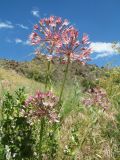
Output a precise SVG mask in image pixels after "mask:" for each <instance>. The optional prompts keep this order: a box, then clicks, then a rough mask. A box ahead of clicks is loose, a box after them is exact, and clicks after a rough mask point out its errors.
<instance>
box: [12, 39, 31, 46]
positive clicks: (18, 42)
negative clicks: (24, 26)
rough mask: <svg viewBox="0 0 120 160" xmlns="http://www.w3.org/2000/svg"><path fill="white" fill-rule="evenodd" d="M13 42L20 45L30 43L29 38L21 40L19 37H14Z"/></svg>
mask: <svg viewBox="0 0 120 160" xmlns="http://www.w3.org/2000/svg"><path fill="white" fill-rule="evenodd" d="M15 43H16V44H22V45H30V41H29V40H26V41H23V40H22V39H20V38H16V39H15Z"/></svg>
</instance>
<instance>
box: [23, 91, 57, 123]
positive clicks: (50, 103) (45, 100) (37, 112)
mask: <svg viewBox="0 0 120 160" xmlns="http://www.w3.org/2000/svg"><path fill="white" fill-rule="evenodd" d="M57 102H58V98H57V97H56V96H55V95H54V94H53V93H52V92H46V93H43V92H40V91H37V92H36V93H35V95H34V96H30V97H29V98H28V99H27V100H26V101H25V106H26V107H30V110H29V113H28V115H29V116H30V117H33V118H42V117H47V118H48V119H49V120H50V121H51V122H58V114H57V112H56V105H57Z"/></svg>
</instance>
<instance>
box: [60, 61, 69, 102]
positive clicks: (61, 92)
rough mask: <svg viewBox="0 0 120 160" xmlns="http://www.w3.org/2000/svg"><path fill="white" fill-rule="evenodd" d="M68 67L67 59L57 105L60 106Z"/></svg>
mask: <svg viewBox="0 0 120 160" xmlns="http://www.w3.org/2000/svg"><path fill="white" fill-rule="evenodd" d="M68 67H69V58H68V62H67V66H66V69H65V74H64V79H63V83H62V87H61V91H60V96H59V104H61V99H62V95H63V91H64V87H65V82H66V78H67V73H68Z"/></svg>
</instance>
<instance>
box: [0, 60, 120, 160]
mask: <svg viewBox="0 0 120 160" xmlns="http://www.w3.org/2000/svg"><path fill="white" fill-rule="evenodd" d="M46 65H47V64H46V63H45V61H44V59H33V60H32V61H31V62H21V63H18V62H15V61H6V60H1V61H0V66H1V69H0V90H1V100H2V95H3V94H4V91H6V90H8V91H10V92H11V93H12V95H14V91H15V90H16V89H18V88H19V87H20V88H21V87H23V86H24V87H25V90H26V91H25V92H26V93H27V95H31V94H32V93H34V91H35V90H38V89H40V90H44V83H45V75H46ZM64 69H65V68H64V66H60V65H56V64H53V65H52V71H51V72H52V73H51V75H52V76H51V78H52V82H53V84H52V89H53V91H54V93H55V94H56V95H57V96H59V92H60V86H61V85H60V84H61V80H62V78H63V74H64ZM95 86H99V87H102V88H104V89H105V90H106V92H107V96H108V98H109V100H110V103H111V106H110V107H109V108H108V109H107V110H105V111H103V109H102V108H101V107H100V106H95V105H92V106H89V107H86V106H85V105H84V104H83V103H82V102H83V99H85V98H87V96H88V95H87V92H86V91H87V89H89V88H93V87H95ZM63 97H64V98H63V102H62V110H61V117H62V121H61V128H60V129H59V130H57V133H56V137H57V142H56V141H55V142H54V143H53V142H51V140H50V138H51V137H50V134H51V133H52V128H51V124H49V125H48V126H46V128H45V132H44V134H46V133H47V134H46V136H47V138H46V137H45V139H44V142H45V144H46V143H47V144H48V146H49V147H46V145H45V144H44V145H43V155H44V158H43V160H49V152H50V149H51V148H50V147H51V145H53V144H54V146H52V147H54V148H56V149H57V151H56V154H55V157H56V158H55V159H56V160H119V158H120V68H119V67H118V68H113V69H107V68H98V67H96V66H92V65H86V66H81V65H78V64H72V65H71V66H70V68H69V73H68V77H67V81H66V86H65V90H64V95H63ZM47 127H48V128H47ZM39 128H40V126H39V124H35V126H34V127H33V131H34V134H33V136H35V139H36V140H39V136H38V135H39ZM58 128H59V127H58ZM52 143H53V144H52ZM36 145H38V141H37V142H36ZM2 147H3V146H1V147H0V148H2ZM34 149H35V146H34ZM1 153H2V149H0V154H1ZM1 155H2V154H1ZM1 157H2V156H1ZM33 159H37V158H33ZM1 160H4V158H3V159H2V158H1Z"/></svg>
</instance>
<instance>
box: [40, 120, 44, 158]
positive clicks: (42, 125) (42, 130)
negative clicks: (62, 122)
mask: <svg viewBox="0 0 120 160" xmlns="http://www.w3.org/2000/svg"><path fill="white" fill-rule="evenodd" d="M44 127H45V119H44V118H42V119H41V127H40V141H39V160H42V143H43V132H44Z"/></svg>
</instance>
